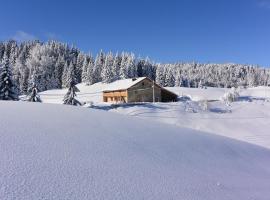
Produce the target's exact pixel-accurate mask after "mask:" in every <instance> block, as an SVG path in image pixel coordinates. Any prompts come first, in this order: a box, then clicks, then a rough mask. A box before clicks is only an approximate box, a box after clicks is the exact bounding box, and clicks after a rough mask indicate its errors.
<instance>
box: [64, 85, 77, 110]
mask: <svg viewBox="0 0 270 200" xmlns="http://www.w3.org/2000/svg"><path fill="white" fill-rule="evenodd" d="M76 92H80V90H79V89H78V88H77V87H76V85H75V82H74V81H73V80H71V81H70V83H69V88H68V92H67V93H66V95H65V97H64V99H63V101H64V104H67V105H73V106H80V105H81V103H80V102H79V101H78V100H77V99H75V97H76V96H77V95H76Z"/></svg>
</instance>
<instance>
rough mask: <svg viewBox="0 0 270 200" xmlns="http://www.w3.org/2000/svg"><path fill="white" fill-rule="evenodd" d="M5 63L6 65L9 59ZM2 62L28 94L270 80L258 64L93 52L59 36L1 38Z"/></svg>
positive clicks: (255, 83) (16, 84)
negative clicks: (122, 82) (133, 83)
mask: <svg viewBox="0 0 270 200" xmlns="http://www.w3.org/2000/svg"><path fill="white" fill-rule="evenodd" d="M6 62H7V63H8V65H7V63H6ZM0 63H2V65H3V66H9V67H10V69H9V71H10V75H11V78H12V80H13V84H14V88H15V90H16V92H17V93H18V94H27V93H29V89H31V88H33V85H35V87H36V88H38V90H39V91H44V90H49V89H60V88H66V87H69V85H70V80H71V79H72V82H73V83H74V84H77V83H81V82H83V83H86V84H88V85H91V84H94V83H97V82H105V83H110V82H112V81H115V80H119V79H126V78H133V77H142V76H146V77H149V78H150V79H152V80H155V81H156V82H157V83H158V84H160V85H162V86H166V87H174V86H182V87H202V86H211V87H239V86H244V87H252V86H260V85H270V69H267V68H262V67H259V66H257V65H241V64H232V63H228V64H212V63H207V64H203V63H197V62H192V63H186V62H177V63H171V64H163V63H155V62H153V61H151V60H150V59H149V58H139V57H136V56H135V55H134V54H133V53H129V52H122V53H112V52H107V53H105V52H103V51H100V52H99V53H98V54H97V55H96V56H95V57H94V56H93V55H92V54H91V53H88V54H86V53H84V52H82V51H80V50H79V49H78V48H76V47H74V46H69V45H68V44H64V43H61V42H57V41H49V42H40V41H29V42H23V43H18V42H16V41H14V40H10V41H5V42H0Z"/></svg>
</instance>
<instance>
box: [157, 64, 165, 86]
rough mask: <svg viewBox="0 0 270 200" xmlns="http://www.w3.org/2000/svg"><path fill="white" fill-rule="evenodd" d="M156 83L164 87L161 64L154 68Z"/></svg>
mask: <svg viewBox="0 0 270 200" xmlns="http://www.w3.org/2000/svg"><path fill="white" fill-rule="evenodd" d="M156 68H157V69H156V83H157V84H159V85H161V86H164V85H165V76H164V75H165V74H164V67H163V65H161V64H158V65H157V67H156Z"/></svg>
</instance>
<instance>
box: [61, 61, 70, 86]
mask: <svg viewBox="0 0 270 200" xmlns="http://www.w3.org/2000/svg"><path fill="white" fill-rule="evenodd" d="M68 67H69V65H68V62H65V65H64V69H63V74H62V88H67V87H68Z"/></svg>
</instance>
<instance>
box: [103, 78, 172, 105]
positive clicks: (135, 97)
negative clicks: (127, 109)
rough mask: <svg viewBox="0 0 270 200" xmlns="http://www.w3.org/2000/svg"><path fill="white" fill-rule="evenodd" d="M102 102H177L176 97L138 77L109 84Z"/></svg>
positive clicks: (147, 79)
mask: <svg viewBox="0 0 270 200" xmlns="http://www.w3.org/2000/svg"><path fill="white" fill-rule="evenodd" d="M153 100H154V101H153ZM103 101H104V102H113V103H134V102H171V101H177V95H176V94H175V93H173V92H171V91H169V90H167V89H165V88H163V87H161V86H160V85H158V84H156V83H154V82H153V81H152V80H151V79H149V78H147V77H140V78H133V79H124V80H118V81H115V82H113V83H110V84H109V85H108V87H107V88H106V89H105V90H104V91H103Z"/></svg>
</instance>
